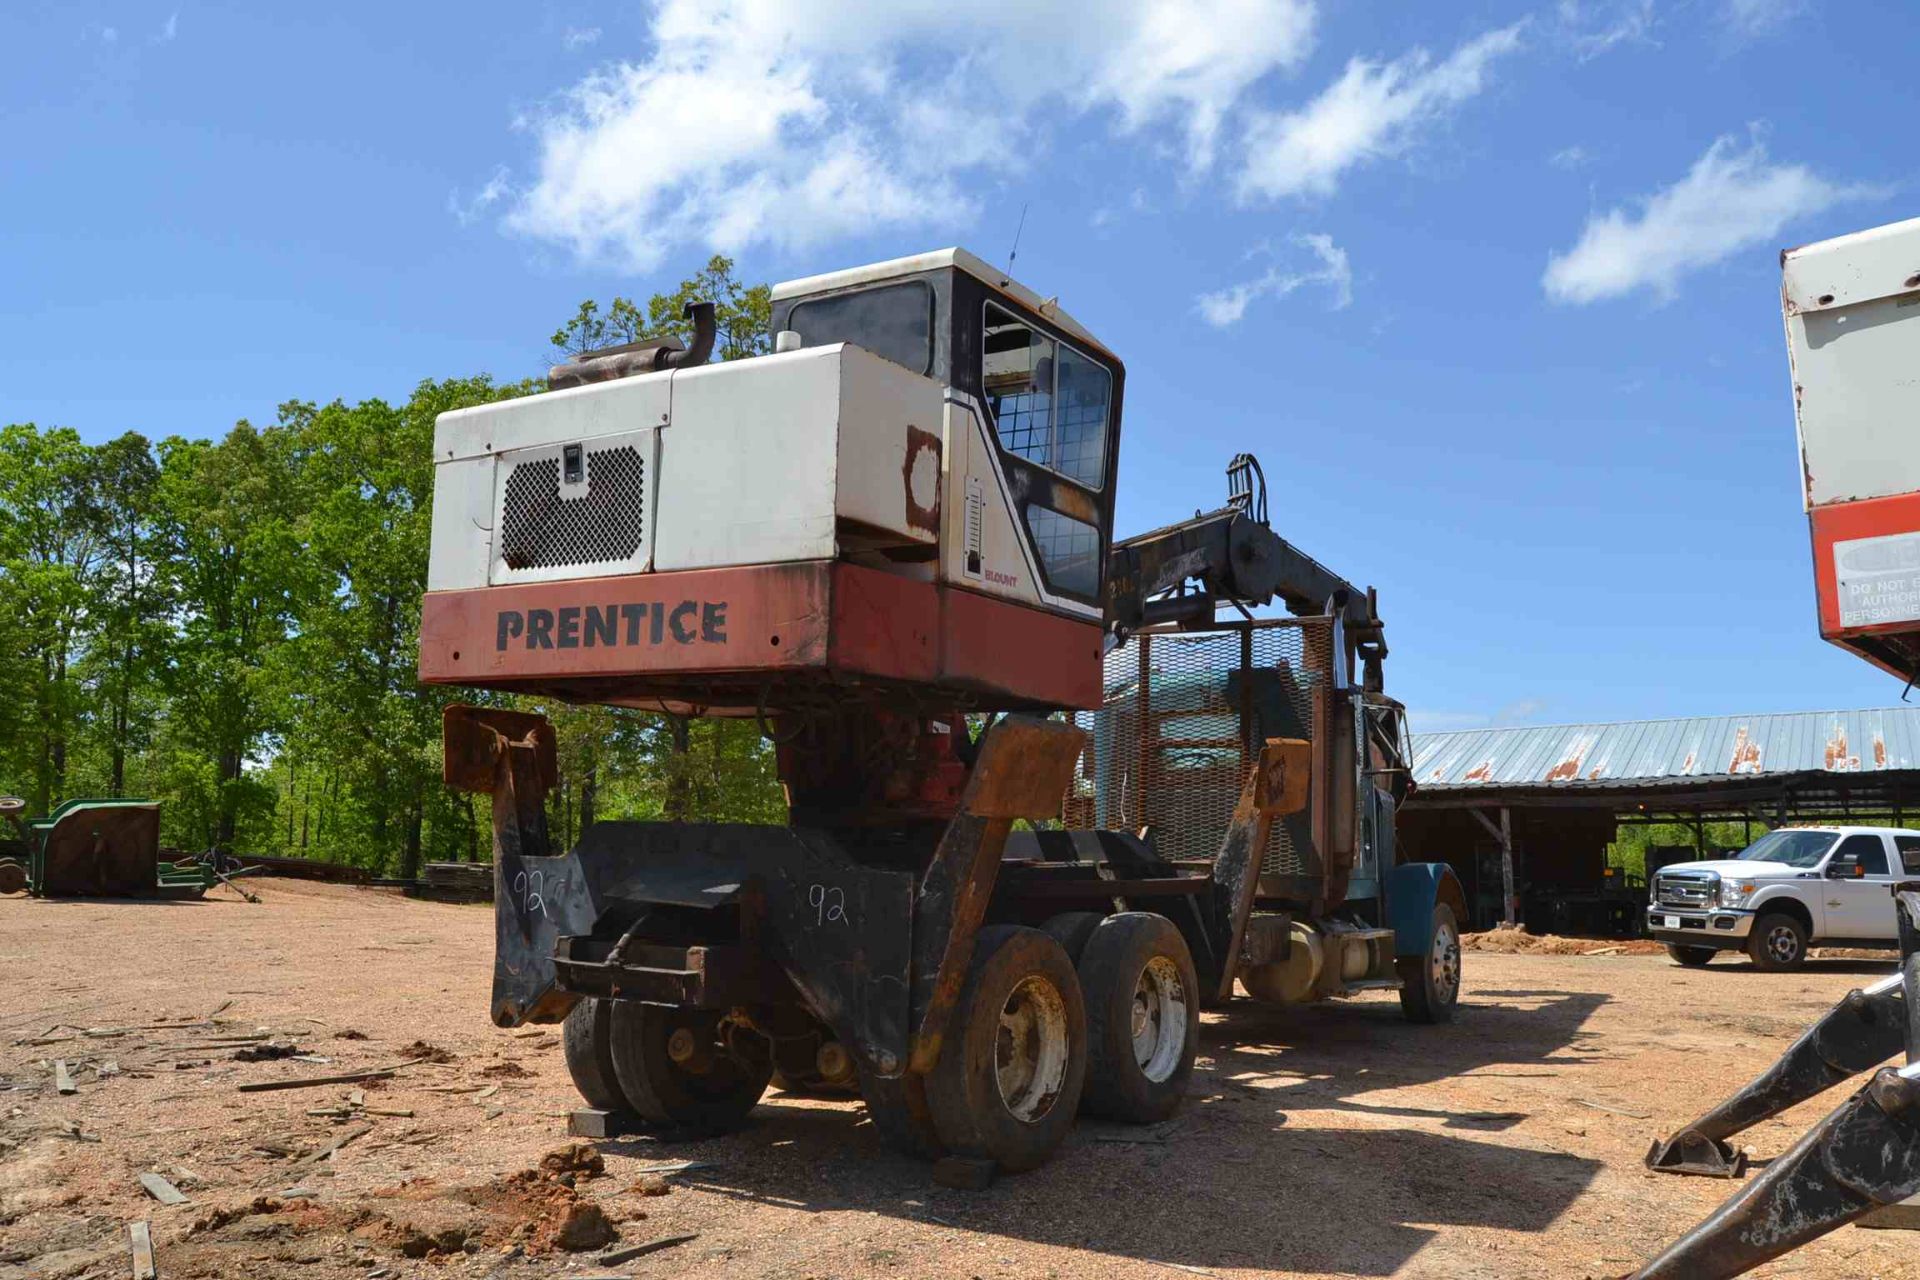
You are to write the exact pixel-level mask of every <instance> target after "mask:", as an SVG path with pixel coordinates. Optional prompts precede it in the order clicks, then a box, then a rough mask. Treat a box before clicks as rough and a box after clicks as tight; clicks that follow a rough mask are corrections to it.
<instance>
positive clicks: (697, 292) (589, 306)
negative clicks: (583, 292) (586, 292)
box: [550, 254, 773, 360]
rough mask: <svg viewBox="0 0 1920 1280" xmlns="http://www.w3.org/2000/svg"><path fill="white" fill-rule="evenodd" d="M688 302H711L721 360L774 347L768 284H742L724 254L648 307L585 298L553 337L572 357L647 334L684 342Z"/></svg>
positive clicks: (688, 332)
mask: <svg viewBox="0 0 1920 1280" xmlns="http://www.w3.org/2000/svg"><path fill="white" fill-rule="evenodd" d="M690 302H711V303H713V317H714V325H715V328H716V330H717V332H716V335H715V341H714V355H715V356H716V357H717V358H719V359H721V360H741V359H745V358H746V357H747V356H757V355H764V354H766V353H767V352H768V351H769V350H771V349H772V343H773V335H772V328H773V290H772V289H771V288H770V287H769V286H767V285H764V284H756V285H746V284H742V283H741V282H740V280H739V279H738V278H737V277H736V276H735V275H734V274H733V259H731V258H728V257H725V256H724V255H720V254H716V255H714V257H713V258H711V259H709V260H708V262H707V265H706V266H705V267H703V268H702V269H701V270H699V271H698V272H696V273H694V274H693V275H691V276H689V277H688V278H687V279H685V280H682V281H681V282H680V285H679V287H678V288H676V289H673V290H671V291H668V292H665V293H656V294H654V295H653V296H652V297H651V298H649V299H647V302H646V305H645V306H644V307H642V306H637V305H635V304H634V303H633V302H631V301H629V300H628V299H626V298H620V297H616V298H615V299H614V300H613V301H612V302H611V303H610V304H608V306H607V309H606V310H605V311H604V312H603V311H602V310H601V309H600V304H599V303H597V302H595V301H594V300H593V299H591V298H589V299H587V300H586V301H585V302H582V303H581V304H580V306H579V309H578V310H576V311H575V312H574V314H573V316H572V318H570V319H569V320H568V321H567V322H566V323H565V324H563V325H561V326H560V327H559V328H558V329H556V330H555V331H554V334H553V337H552V339H551V340H550V341H551V343H552V345H553V347H554V348H555V350H557V351H559V352H560V353H561V354H562V355H568V356H577V355H580V354H582V353H583V352H587V351H596V350H599V349H600V348H602V347H611V346H618V345H620V344H622V343H627V342H639V341H641V340H642V339H646V338H663V337H675V338H679V339H680V340H681V341H683V342H684V341H686V340H688V339H689V338H690V337H691V336H692V332H693V330H692V326H691V325H689V324H688V322H687V320H686V309H687V304H688V303H690Z"/></svg>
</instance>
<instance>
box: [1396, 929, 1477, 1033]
mask: <svg viewBox="0 0 1920 1280" xmlns="http://www.w3.org/2000/svg"><path fill="white" fill-rule="evenodd" d="M1393 967H1394V968H1395V969H1396V970H1397V971H1398V972H1399V974H1400V1011H1401V1012H1402V1013H1404V1014H1406V1016H1407V1021H1409V1022H1424V1023H1436V1022H1452V1021H1453V1013H1454V1010H1455V1009H1457V1008H1458V1007H1459V1005H1460V967H1461V966H1460V926H1459V924H1458V923H1457V922H1456V921H1455V920H1454V918H1453V908H1452V907H1449V906H1448V905H1447V904H1446V903H1444V902H1442V903H1440V904H1439V905H1438V906H1436V907H1434V909H1433V937H1432V940H1431V941H1429V942H1428V943H1427V953H1426V954H1425V955H1423V956H1401V957H1400V958H1399V959H1397V960H1395V961H1394V962H1393Z"/></svg>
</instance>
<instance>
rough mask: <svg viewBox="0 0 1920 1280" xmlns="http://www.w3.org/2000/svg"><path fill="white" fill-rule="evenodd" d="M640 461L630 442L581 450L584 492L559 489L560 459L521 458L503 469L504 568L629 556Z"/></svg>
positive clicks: (640, 492) (637, 514) (637, 519)
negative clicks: (584, 467)
mask: <svg viewBox="0 0 1920 1280" xmlns="http://www.w3.org/2000/svg"><path fill="white" fill-rule="evenodd" d="M646 480H647V476H646V463H645V462H644V461H643V460H642V459H641V457H640V451H639V450H638V449H635V448H634V447H633V446H631V445H623V446H621V447H620V448H617V449H600V450H590V451H588V453H587V491H586V493H585V495H583V496H581V497H578V498H564V497H562V496H561V495H560V460H559V459H558V458H544V459H541V460H540V461H538V462H522V463H518V464H516V465H515V466H514V468H513V471H512V472H511V473H510V474H509V475H508V476H507V491H506V496H505V497H504V498H503V499H502V501H501V504H500V506H501V510H500V558H501V559H502V560H504V561H505V562H506V564H507V567H508V568H510V569H554V568H561V567H563V566H567V565H580V564H605V563H607V562H608V561H617V560H631V559H633V557H634V554H635V553H636V552H638V551H639V550H640V543H641V540H642V538H644V536H645V534H646V527H647V526H646V489H647V484H646Z"/></svg>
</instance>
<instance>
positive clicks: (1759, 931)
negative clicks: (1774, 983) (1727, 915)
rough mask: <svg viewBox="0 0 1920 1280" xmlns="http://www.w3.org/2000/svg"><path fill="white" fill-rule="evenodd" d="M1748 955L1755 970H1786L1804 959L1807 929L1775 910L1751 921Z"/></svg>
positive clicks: (1798, 964) (1802, 962)
mask: <svg viewBox="0 0 1920 1280" xmlns="http://www.w3.org/2000/svg"><path fill="white" fill-rule="evenodd" d="M1747 954H1748V955H1749V956H1752V957H1753V964H1754V967H1755V968H1756V969H1762V970H1765V971H1766V972H1767V973H1787V972H1789V971H1791V970H1794V969H1798V968H1799V967H1800V966H1801V965H1803V964H1805V963H1806V962H1807V931H1806V928H1805V927H1804V926H1802V925H1801V923H1800V922H1799V921H1798V920H1795V919H1794V918H1793V917H1792V916H1790V915H1785V914H1782V913H1779V912H1775V913H1774V914H1772V915H1764V916H1761V917H1760V918H1759V919H1758V920H1756V921H1754V922H1753V933H1752V934H1751V935H1750V936H1749V937H1748V938H1747Z"/></svg>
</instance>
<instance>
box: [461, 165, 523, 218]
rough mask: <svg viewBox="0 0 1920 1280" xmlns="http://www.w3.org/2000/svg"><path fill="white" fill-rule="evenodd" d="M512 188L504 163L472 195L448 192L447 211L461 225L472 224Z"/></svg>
mask: <svg viewBox="0 0 1920 1280" xmlns="http://www.w3.org/2000/svg"><path fill="white" fill-rule="evenodd" d="M512 189H513V188H512V184H511V183H510V182H509V181H508V177H507V170H506V167H505V166H504V165H503V166H501V167H500V168H498V169H495V170H494V171H493V176H492V177H491V178H488V179H487V184H486V185H485V186H483V187H481V188H480V190H478V191H476V192H475V193H474V194H473V195H471V196H462V195H461V194H460V193H459V192H458V191H451V192H448V193H447V212H449V213H451V214H452V215H453V216H454V218H455V219H456V220H458V221H459V223H460V225H461V226H463V227H465V226H471V225H472V224H473V223H475V222H477V221H479V219H480V218H481V217H483V216H484V215H485V214H486V212H487V210H489V209H491V208H492V207H493V206H494V205H496V204H498V203H499V202H500V200H501V198H502V197H504V196H505V195H507V194H508V192H510V191H511V190H512Z"/></svg>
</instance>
